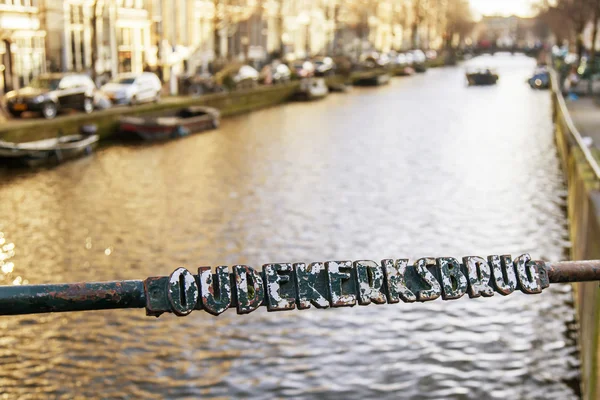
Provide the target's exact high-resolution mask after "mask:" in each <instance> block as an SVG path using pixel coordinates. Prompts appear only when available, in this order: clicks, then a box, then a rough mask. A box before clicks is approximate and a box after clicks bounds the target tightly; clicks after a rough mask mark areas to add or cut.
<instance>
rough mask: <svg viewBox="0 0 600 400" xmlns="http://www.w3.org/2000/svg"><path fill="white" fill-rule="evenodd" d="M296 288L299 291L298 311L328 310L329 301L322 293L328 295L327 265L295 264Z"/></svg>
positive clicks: (317, 263) (318, 263)
mask: <svg viewBox="0 0 600 400" xmlns="http://www.w3.org/2000/svg"><path fill="white" fill-rule="evenodd" d="M294 271H295V272H296V274H295V275H296V286H297V289H298V309H300V310H304V309H306V308H310V305H311V304H313V305H314V306H315V307H317V308H328V307H329V300H328V299H326V298H325V296H323V295H322V294H321V293H327V271H326V270H325V265H323V263H320V262H314V263H311V264H309V265H308V267H307V266H306V264H304V263H296V264H294Z"/></svg>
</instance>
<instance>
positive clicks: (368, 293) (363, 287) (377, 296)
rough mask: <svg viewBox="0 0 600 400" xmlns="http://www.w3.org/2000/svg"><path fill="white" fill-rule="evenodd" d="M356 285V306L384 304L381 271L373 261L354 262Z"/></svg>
mask: <svg viewBox="0 0 600 400" xmlns="http://www.w3.org/2000/svg"><path fill="white" fill-rule="evenodd" d="M354 269H355V270H356V284H357V286H358V304H360V305H361V306H366V305H369V304H371V302H373V303H375V304H385V301H386V298H385V294H384V293H383V269H382V268H381V266H380V265H378V264H377V263H376V262H374V261H368V260H362V261H355V262H354Z"/></svg>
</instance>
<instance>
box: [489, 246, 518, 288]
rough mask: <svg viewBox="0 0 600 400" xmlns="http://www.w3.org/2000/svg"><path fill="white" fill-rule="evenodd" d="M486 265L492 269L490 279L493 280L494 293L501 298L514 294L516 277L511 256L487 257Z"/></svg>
mask: <svg viewBox="0 0 600 400" xmlns="http://www.w3.org/2000/svg"><path fill="white" fill-rule="evenodd" d="M488 263H489V264H490V266H491V267H492V277H493V278H494V286H495V287H496V291H497V292H498V293H500V294H501V295H503V296H507V295H509V294H511V293H512V292H514V291H515V289H516V288H517V277H516V275H515V268H514V267H513V263H512V258H511V256H509V255H505V256H502V257H498V256H488Z"/></svg>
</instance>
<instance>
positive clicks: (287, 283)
mask: <svg viewBox="0 0 600 400" xmlns="http://www.w3.org/2000/svg"><path fill="white" fill-rule="evenodd" d="M292 272H293V269H292V264H265V265H264V266H263V274H264V276H265V284H266V287H267V292H266V294H267V309H268V310H269V311H285V310H293V309H294V308H296V286H295V285H294V280H293V279H291V275H292Z"/></svg>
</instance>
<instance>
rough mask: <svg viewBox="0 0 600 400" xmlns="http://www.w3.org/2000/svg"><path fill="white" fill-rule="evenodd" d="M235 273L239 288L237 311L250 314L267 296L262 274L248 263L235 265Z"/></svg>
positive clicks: (237, 287) (236, 284)
mask: <svg viewBox="0 0 600 400" xmlns="http://www.w3.org/2000/svg"><path fill="white" fill-rule="evenodd" d="M233 275H234V277H235V286H236V289H237V313H238V314H248V313H250V312H252V311H254V310H256V309H257V308H258V307H260V305H261V304H262V302H263V298H264V296H265V289H264V286H263V279H262V277H261V275H260V274H259V273H258V272H256V271H255V270H254V268H251V267H249V266H247V265H234V267H233Z"/></svg>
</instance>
